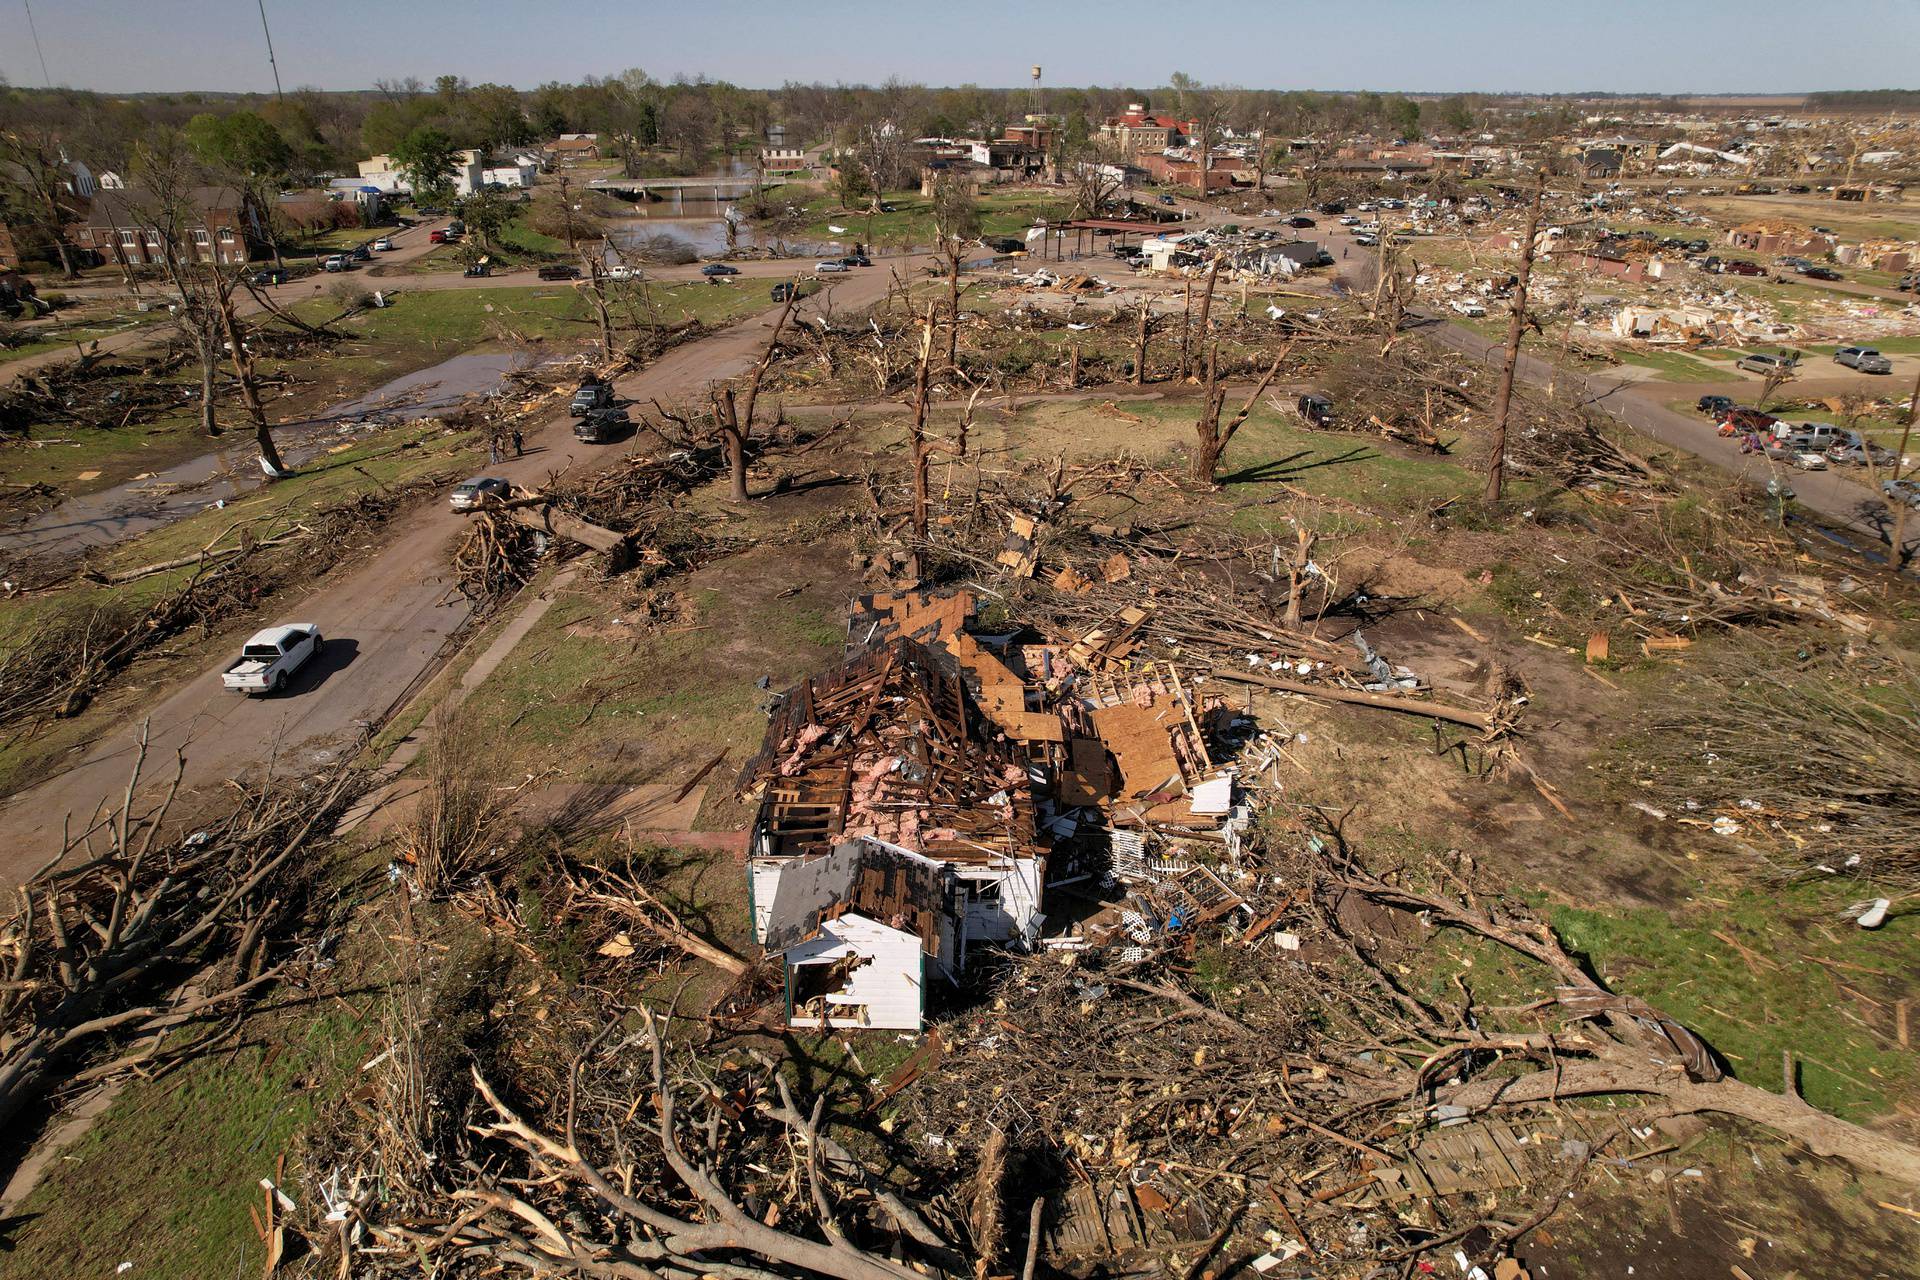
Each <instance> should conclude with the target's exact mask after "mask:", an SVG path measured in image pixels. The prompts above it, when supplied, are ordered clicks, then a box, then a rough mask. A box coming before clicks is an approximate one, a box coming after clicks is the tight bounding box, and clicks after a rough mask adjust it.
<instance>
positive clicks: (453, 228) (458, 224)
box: [447, 218, 467, 236]
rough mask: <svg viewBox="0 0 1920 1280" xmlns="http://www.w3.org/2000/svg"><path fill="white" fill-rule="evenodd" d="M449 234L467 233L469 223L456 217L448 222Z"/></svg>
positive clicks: (460, 234)
mask: <svg viewBox="0 0 1920 1280" xmlns="http://www.w3.org/2000/svg"><path fill="white" fill-rule="evenodd" d="M447 234H448V235H450V236H463V235H465V234H467V224H466V223H464V222H462V221H460V219H458V218H455V219H454V220H453V221H452V222H449V223H448V224H447Z"/></svg>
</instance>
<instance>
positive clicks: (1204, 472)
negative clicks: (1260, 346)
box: [1193, 342, 1293, 485]
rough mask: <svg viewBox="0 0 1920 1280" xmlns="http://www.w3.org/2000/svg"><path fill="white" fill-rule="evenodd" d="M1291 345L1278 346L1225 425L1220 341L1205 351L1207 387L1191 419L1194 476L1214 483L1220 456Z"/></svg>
mask: <svg viewBox="0 0 1920 1280" xmlns="http://www.w3.org/2000/svg"><path fill="white" fill-rule="evenodd" d="M1292 349H1293V344H1292V343H1291V342H1289V343H1287V344H1286V345H1285V346H1283V347H1281V348H1280V350H1279V351H1278V352H1277V353H1275V355H1274V357H1273V363H1272V364H1270V365H1268V366H1267V371H1266V373H1264V374H1262V375H1261V378H1260V381H1259V382H1258V383H1257V384H1256V385H1255V386H1254V388H1253V394H1252V395H1250V396H1248V397H1247V400H1246V403H1245V404H1243V405H1241V406H1240V411H1239V412H1238V413H1236V414H1234V415H1233V418H1232V420H1231V421H1229V422H1228V423H1227V424H1226V425H1225V426H1224V427H1223V426H1221V425H1220V411H1221V410H1222V409H1223V408H1225V406H1226V398H1227V391H1226V388H1225V387H1222V386H1221V385H1220V367H1219V366H1220V345H1219V344H1218V343H1214V344H1213V345H1212V346H1211V347H1209V348H1208V351H1207V391H1206V396H1205V398H1204V399H1203V401H1202V407H1201V410H1200V420H1199V421H1198V422H1196V423H1194V424H1193V425H1194V436H1195V447H1194V451H1193V478H1194V479H1195V480H1198V481H1200V482H1201V483H1202V484H1208V485H1210V484H1212V483H1213V473H1214V472H1215V471H1216V470H1218V469H1219V466H1220V456H1221V455H1222V454H1224V453H1225V452H1226V451H1227V445H1229V444H1230V443H1232V441H1233V437H1234V436H1235V435H1236V434H1237V433H1238V432H1239V430H1240V428H1241V426H1242V425H1244V424H1245V423H1246V420H1247V417H1248V415H1250V414H1251V413H1252V412H1253V406H1254V405H1256V404H1258V403H1260V397H1261V396H1263V395H1265V394H1266V393H1267V388H1268V387H1269V386H1271V385H1272V384H1273V379H1274V377H1275V375H1277V374H1278V373H1279V372H1280V364H1281V362H1282V361H1284V360H1285V359H1286V358H1287V353H1288V352H1289V351H1291V350H1292Z"/></svg>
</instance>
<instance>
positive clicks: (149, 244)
mask: <svg viewBox="0 0 1920 1280" xmlns="http://www.w3.org/2000/svg"><path fill="white" fill-rule="evenodd" d="M189 203H190V206H191V209H192V214H191V215H190V217H189V218H188V219H187V220H186V222H187V225H186V226H185V227H183V229H182V232H181V243H180V244H179V246H178V248H179V250H180V253H181V256H182V257H183V258H185V259H186V260H187V261H189V262H220V263H227V264H233V263H243V262H248V261H251V260H252V259H253V257H254V256H255V255H256V254H257V253H259V252H261V251H262V250H264V249H265V247H266V243H265V236H264V234H263V233H262V229H261V225H260V216H259V211H258V210H257V209H255V208H254V207H253V204H252V202H251V201H250V200H249V199H248V198H247V197H246V195H245V194H243V193H242V192H240V191H238V190H236V189H235V188H233V187H198V188H196V189H195V190H194V191H193V192H192V194H191V195H190V196H189ZM153 204H154V201H153V199H152V198H151V197H150V196H146V195H145V194H144V193H142V192H137V191H101V192H99V193H98V194H96V195H95V196H94V198H93V208H92V209H91V210H90V211H89V212H88V214H87V217H86V220H85V221H84V222H82V223H81V224H80V225H79V227H77V228H76V229H75V231H74V237H73V238H74V243H75V244H78V245H80V246H81V247H82V248H86V249H91V250H93V251H94V252H95V253H98V254H99V255H100V256H101V257H102V258H104V259H106V260H107V261H109V262H119V263H130V264H132V265H134V266H146V265H151V264H155V263H158V262H160V261H161V260H162V259H163V258H164V257H165V244H166V241H165V238H164V235H163V233H162V231H161V229H160V227H159V226H158V225H157V223H156V220H155V219H154V217H153V216H152V214H151V213H150V212H149V210H150V209H151V208H152V207H153Z"/></svg>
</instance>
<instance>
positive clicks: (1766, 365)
mask: <svg viewBox="0 0 1920 1280" xmlns="http://www.w3.org/2000/svg"><path fill="white" fill-rule="evenodd" d="M1799 363H1800V357H1798V356H1794V355H1777V356H1769V355H1760V354H1754V355H1750V356H1741V357H1740V358H1739V359H1738V360H1736V361H1734V365H1733V367H1734V368H1736V369H1745V370H1746V371H1747V372H1748V373H1757V374H1760V375H1761V376H1763V377H1764V376H1765V375H1767V374H1769V373H1772V372H1773V371H1774V370H1776V369H1782V368H1787V369H1791V368H1792V367H1794V366H1795V365H1797V364H1799Z"/></svg>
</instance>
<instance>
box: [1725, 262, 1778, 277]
mask: <svg viewBox="0 0 1920 1280" xmlns="http://www.w3.org/2000/svg"><path fill="white" fill-rule="evenodd" d="M1720 270H1721V272H1722V273H1724V274H1726V275H1730V276H1764V275H1766V274H1767V269H1766V268H1765V267H1763V266H1761V265H1760V264H1759V263H1757V262H1742V261H1741V260H1740V259H1738V258H1731V259H1728V260H1727V261H1724V262H1722V263H1721V264H1720Z"/></svg>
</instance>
